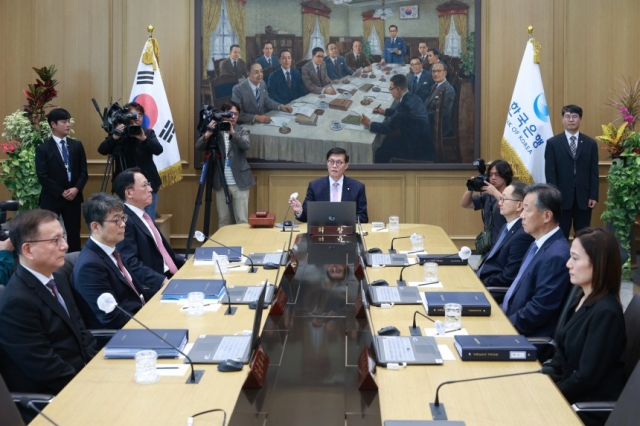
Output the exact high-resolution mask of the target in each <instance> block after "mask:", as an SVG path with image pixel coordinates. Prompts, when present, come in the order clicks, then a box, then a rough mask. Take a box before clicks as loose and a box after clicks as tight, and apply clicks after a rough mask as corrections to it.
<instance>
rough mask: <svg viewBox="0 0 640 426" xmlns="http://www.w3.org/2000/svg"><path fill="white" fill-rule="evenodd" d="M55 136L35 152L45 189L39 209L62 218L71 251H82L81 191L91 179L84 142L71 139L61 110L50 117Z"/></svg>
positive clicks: (67, 119)
mask: <svg viewBox="0 0 640 426" xmlns="http://www.w3.org/2000/svg"><path fill="white" fill-rule="evenodd" d="M47 122H48V123H49V125H50V126H51V131H52V133H53V135H52V136H51V137H50V138H49V139H47V141H45V142H44V143H43V144H42V145H40V146H38V147H37V148H36V173H37V175H38V181H39V182H40V185H42V192H40V207H41V208H43V209H47V210H51V211H52V212H54V213H56V214H58V215H60V216H61V217H62V220H63V222H64V227H65V230H66V232H67V241H68V243H69V251H79V250H80V248H81V245H80V224H81V223H82V217H81V215H80V211H81V204H82V202H83V201H84V198H83V197H82V189H83V188H84V185H85V184H86V183H87V179H88V177H89V175H88V173H87V156H86V155H85V153H84V147H83V146H82V142H80V141H79V140H76V139H71V138H69V137H68V136H69V133H70V131H71V114H69V112H68V111H67V110H64V109H62V108H56V109H53V110H51V112H49V114H48V115H47Z"/></svg>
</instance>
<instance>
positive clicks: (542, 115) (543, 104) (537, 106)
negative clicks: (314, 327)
mask: <svg viewBox="0 0 640 426" xmlns="http://www.w3.org/2000/svg"><path fill="white" fill-rule="evenodd" d="M533 111H534V112H535V113H536V116H537V117H538V118H539V119H540V120H541V121H545V122H547V123H548V122H549V107H548V106H547V100H546V99H545V97H544V93H540V94H539V95H538V96H536V99H535V100H534V101H533Z"/></svg>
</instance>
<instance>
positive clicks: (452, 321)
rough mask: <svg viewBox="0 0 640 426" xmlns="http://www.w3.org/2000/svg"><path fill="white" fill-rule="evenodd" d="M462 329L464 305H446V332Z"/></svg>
mask: <svg viewBox="0 0 640 426" xmlns="http://www.w3.org/2000/svg"><path fill="white" fill-rule="evenodd" d="M461 328H462V305H460V304H459V303H445V305H444V330H445V331H455V330H460V329H461Z"/></svg>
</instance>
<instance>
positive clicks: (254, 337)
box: [184, 281, 267, 364]
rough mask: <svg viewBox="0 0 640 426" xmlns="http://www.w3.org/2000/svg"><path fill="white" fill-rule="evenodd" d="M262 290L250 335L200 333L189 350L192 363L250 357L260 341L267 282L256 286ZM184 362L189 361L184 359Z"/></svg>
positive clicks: (210, 362) (245, 360)
mask: <svg viewBox="0 0 640 426" xmlns="http://www.w3.org/2000/svg"><path fill="white" fill-rule="evenodd" d="M258 288H260V289H261V290H262V291H261V292H260V296H259V297H258V303H257V306H256V313H255V315H254V317H253V329H252V331H251V335H211V334H209V335H201V336H198V338H197V339H196V341H195V342H194V344H193V348H191V350H190V351H189V358H191V360H192V361H193V363H194V364H219V363H221V362H222V361H225V360H227V359H233V360H237V361H240V362H242V363H244V364H246V363H248V362H249V360H250V359H251V353H252V352H253V351H254V350H255V349H256V348H257V347H258V344H259V343H260V324H261V323H262V312H263V310H264V298H265V295H266V293H267V282H266V281H265V283H264V286H262V287H258ZM184 362H185V363H188V362H189V361H188V360H186V359H185V361H184Z"/></svg>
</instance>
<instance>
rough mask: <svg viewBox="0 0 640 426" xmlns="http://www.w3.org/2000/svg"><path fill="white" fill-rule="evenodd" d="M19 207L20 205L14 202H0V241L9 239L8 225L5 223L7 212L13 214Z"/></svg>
mask: <svg viewBox="0 0 640 426" xmlns="http://www.w3.org/2000/svg"><path fill="white" fill-rule="evenodd" d="M19 207H20V203H18V201H16V200H9V201H2V202H0V241H4V240H6V239H7V238H9V229H8V227H9V224H8V223H7V212H8V211H11V212H15V211H17V210H18V208H19Z"/></svg>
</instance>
